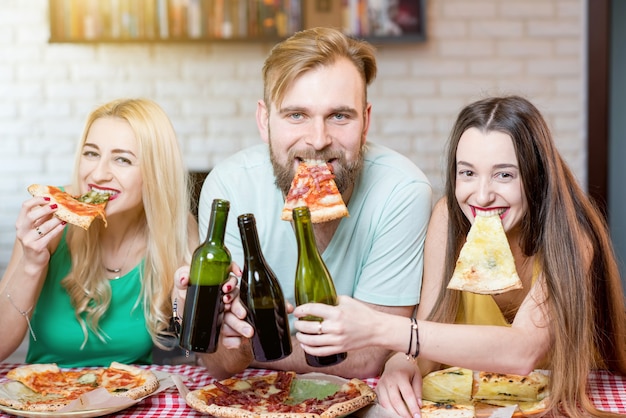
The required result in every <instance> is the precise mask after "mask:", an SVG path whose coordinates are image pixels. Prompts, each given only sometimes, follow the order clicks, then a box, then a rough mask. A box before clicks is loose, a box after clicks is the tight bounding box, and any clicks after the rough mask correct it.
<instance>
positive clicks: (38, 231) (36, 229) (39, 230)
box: [35, 226, 43, 236]
mask: <svg viewBox="0 0 626 418" xmlns="http://www.w3.org/2000/svg"><path fill="white" fill-rule="evenodd" d="M35 231H37V233H38V234H39V236H42V235H43V232H41V229H39V227H38V226H37V227H35Z"/></svg>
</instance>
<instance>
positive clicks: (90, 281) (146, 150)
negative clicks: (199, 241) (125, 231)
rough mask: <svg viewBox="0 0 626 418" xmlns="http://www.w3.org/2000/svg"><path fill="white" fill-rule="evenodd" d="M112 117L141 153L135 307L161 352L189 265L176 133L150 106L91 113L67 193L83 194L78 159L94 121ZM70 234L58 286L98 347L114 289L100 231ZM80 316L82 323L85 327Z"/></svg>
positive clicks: (138, 103) (185, 194)
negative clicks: (66, 265)
mask: <svg viewBox="0 0 626 418" xmlns="http://www.w3.org/2000/svg"><path fill="white" fill-rule="evenodd" d="M103 117H116V118H121V119H123V120H125V121H126V122H128V124H129V125H130V127H131V129H132V131H133V133H134V135H135V138H136V140H137V143H138V146H139V160H140V170H141V176H142V179H143V186H142V200H143V209H144V210H143V215H144V216H143V222H144V223H145V225H143V229H144V230H145V232H146V236H147V241H146V251H145V256H144V259H143V269H142V272H141V274H142V280H141V283H142V289H141V294H140V295H138V299H137V306H143V310H144V316H145V318H146V326H147V329H148V332H149V333H150V335H151V336H152V340H153V341H154V343H155V344H156V345H157V346H159V347H160V348H169V347H168V346H167V344H165V341H166V339H164V338H163V337H164V336H167V335H168V332H167V328H168V326H169V321H170V318H171V316H172V302H171V296H170V295H171V293H172V289H173V286H174V283H173V278H174V271H175V270H176V269H177V268H178V267H179V266H181V265H183V264H188V263H189V260H190V258H191V254H190V251H189V247H188V237H187V232H188V225H187V223H188V219H189V214H190V209H189V206H190V201H189V185H188V176H187V171H186V169H185V165H184V163H183V157H182V153H181V150H180V147H179V144H178V140H177V138H176V133H175V132H174V128H173V126H172V124H171V122H170V120H169V118H168V117H167V115H166V114H165V112H164V111H163V109H161V107H159V105H157V104H156V103H155V102H153V101H151V100H147V99H120V100H115V101H112V102H109V103H106V104H104V105H102V106H100V107H98V108H97V109H95V110H94V111H93V112H92V113H91V114H90V115H89V117H88V119H87V122H86V125H85V128H84V131H83V134H82V138H81V142H80V144H79V147H78V152H77V154H76V160H75V167H74V177H73V183H72V187H73V189H74V190H80V189H79V187H80V186H79V184H80V179H79V175H78V173H79V169H78V168H79V165H80V160H81V151H82V148H83V145H84V143H85V141H86V139H87V134H88V132H89V129H90V127H91V125H92V124H93V123H94V121H96V120H97V119H99V118H103ZM68 226H69V230H68V234H67V241H68V247H69V250H70V254H71V259H72V268H71V271H70V273H69V274H68V276H67V277H65V278H64V279H63V281H62V285H63V286H64V287H65V288H66V290H67V292H68V293H69V295H70V298H71V302H72V305H73V306H74V309H75V313H76V318H77V319H78V321H79V322H80V324H81V326H82V327H83V332H84V334H85V342H86V341H87V337H88V333H87V329H90V330H92V331H93V332H94V333H95V334H96V335H97V336H98V337H99V338H100V339H103V340H104V339H106V336H105V335H102V332H101V330H100V329H99V327H98V323H99V321H100V319H101V318H102V316H103V315H104V314H105V312H106V311H107V309H108V307H109V304H110V302H111V286H110V284H109V280H108V279H107V278H106V276H105V271H104V268H103V267H102V262H101V253H100V247H99V245H100V242H99V241H100V239H99V238H100V234H101V233H102V231H103V229H104V226H103V224H102V223H101V222H95V223H94V224H92V226H91V227H90V228H89V230H88V231H84V230H82V229H81V228H78V227H74V226H71V225H68ZM83 316H84V317H85V319H83Z"/></svg>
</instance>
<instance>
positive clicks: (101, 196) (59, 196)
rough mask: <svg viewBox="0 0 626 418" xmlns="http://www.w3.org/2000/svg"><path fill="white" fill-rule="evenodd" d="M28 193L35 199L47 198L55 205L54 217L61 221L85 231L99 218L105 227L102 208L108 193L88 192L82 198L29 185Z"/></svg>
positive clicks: (37, 185)
mask: <svg viewBox="0 0 626 418" xmlns="http://www.w3.org/2000/svg"><path fill="white" fill-rule="evenodd" d="M28 192H29V193H30V194H31V195H33V196H35V197H49V198H50V200H51V201H54V203H56V204H57V207H58V209H57V210H56V212H54V215H55V216H56V217H57V218H59V219H61V220H62V221H65V222H68V223H71V224H73V225H76V226H80V227H81V228H83V229H85V230H87V229H89V226H90V225H91V223H92V222H93V220H94V219H96V218H100V219H102V221H103V222H104V226H106V225H107V220H106V215H105V213H104V208H105V206H106V204H107V203H108V201H109V198H110V197H111V195H110V194H108V193H99V192H96V191H93V190H91V191H89V192H87V193H85V194H84V195H82V196H72V195H71V194H69V193H67V192H64V191H63V190H61V189H59V188H58V187H54V186H44V185H42V184H31V185H30V186H28Z"/></svg>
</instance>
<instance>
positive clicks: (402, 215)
mask: <svg viewBox="0 0 626 418" xmlns="http://www.w3.org/2000/svg"><path fill="white" fill-rule="evenodd" d="M375 76H376V59H375V55H374V48H373V47H372V46H371V45H370V44H368V43H367V42H363V41H357V40H354V39H350V38H348V37H346V36H345V35H344V34H342V33H341V32H340V31H338V30H334V29H329V28H316V29H309V30H305V31H302V32H298V33H296V34H295V35H293V36H292V37H290V38H289V39H287V40H285V41H283V42H281V43H279V44H277V45H276V46H275V47H274V48H273V49H272V51H271V52H270V54H269V56H268V57H267V59H266V61H265V65H264V67H263V80H264V97H263V100H259V102H258V104H257V112H256V120H257V125H258V128H259V133H260V135H261V138H262V140H263V142H264V143H263V144H260V145H257V146H253V147H251V148H248V149H245V150H242V151H240V152H238V153H236V154H234V155H233V156H231V157H229V158H228V159H226V160H225V161H223V162H221V163H220V164H218V165H217V166H216V167H215V168H214V169H213V170H212V171H211V173H210V174H209V176H208V177H207V179H206V180H205V182H204V185H203V187H202V192H201V196H200V203H199V223H200V240H201V241H203V240H204V237H205V234H206V229H207V225H208V222H209V215H210V207H211V203H212V201H213V199H215V198H221V199H226V200H229V201H230V215H229V220H228V224H227V231H226V238H225V242H226V246H227V247H228V248H229V249H230V251H231V253H232V257H233V261H234V262H236V263H243V250H242V245H241V239H240V235H239V230H238V227H237V216H238V215H240V214H243V213H252V214H254V215H255V217H256V224H257V229H258V234H259V240H260V243H261V248H262V250H263V253H264V255H265V259H266V261H267V262H268V264H269V265H270V266H271V268H272V270H273V271H274V272H275V273H276V275H277V277H278V279H279V281H280V284H281V287H282V290H283V293H284V295H285V298H286V299H287V301H288V302H290V303H292V304H293V303H294V277H295V268H296V262H297V244H296V238H295V235H294V231H293V228H292V225H291V224H290V223H289V222H286V221H282V220H281V219H280V216H281V211H282V208H283V205H284V202H285V200H284V199H285V196H286V195H287V192H288V191H289V188H290V186H291V182H292V180H293V177H294V174H295V172H296V168H297V166H298V164H299V163H300V162H301V161H303V160H308V159H315V160H324V161H326V162H328V164H329V165H330V166H331V167H332V168H331V170H332V171H333V173H334V175H335V181H336V183H337V186H338V189H339V191H340V192H341V195H342V197H343V199H344V202H345V203H346V205H347V207H348V210H349V213H350V216H349V217H346V218H342V219H337V220H334V221H330V222H325V223H319V224H315V226H314V228H315V238H316V241H317V246H318V249H319V251H320V253H321V254H322V257H323V259H324V261H325V263H326V265H327V267H328V269H329V271H330V273H331V275H332V277H333V280H334V283H335V287H336V289H337V293H338V294H340V295H349V296H352V297H354V298H356V299H358V300H361V301H363V302H365V303H367V304H369V305H370V306H372V307H373V308H374V309H377V310H380V311H384V312H389V313H393V314H396V315H404V316H407V317H408V316H409V315H411V314H412V312H413V309H414V307H415V306H416V304H417V303H418V302H419V296H420V288H421V279H422V266H423V244H424V238H425V236H426V227H427V223H428V219H429V216H430V210H431V200H432V189H431V186H430V184H429V182H428V179H427V178H426V176H425V175H424V174H423V173H422V171H421V170H420V169H419V168H418V167H416V166H415V165H414V164H413V163H412V162H411V161H410V160H408V159H407V158H405V157H404V156H402V155H400V154H399V153H397V152H395V151H392V150H390V149H388V148H385V147H383V146H380V145H376V144H373V143H369V142H368V143H366V138H367V132H368V128H369V126H370V113H371V104H370V103H369V102H368V101H367V86H368V85H369V84H370V83H371V82H372V81H373V79H374V77H375ZM244 318H245V310H244V308H243V306H242V305H241V303H239V302H238V299H237V300H235V301H234V303H233V304H232V306H231V307H230V311H229V312H227V313H226V317H225V325H224V328H223V329H222V332H223V335H224V338H223V344H222V345H221V346H220V347H219V349H218V351H217V352H216V353H213V354H203V355H199V356H198V357H199V358H200V360H201V363H202V364H204V365H205V366H206V367H207V369H208V370H209V372H210V373H211V374H212V375H213V376H214V377H216V378H225V377H228V376H231V375H233V374H235V373H238V372H240V371H242V370H244V369H245V368H247V367H259V368H269V369H276V370H293V371H296V372H298V373H306V372H311V371H317V372H322V373H325V372H326V373H332V374H334V375H339V376H344V377H348V378H352V377H357V378H367V377H373V376H377V375H379V374H380V373H381V371H382V368H383V366H384V363H385V360H386V359H387V357H388V355H389V354H390V353H389V352H388V351H387V350H384V349H381V348H365V349H361V350H357V351H354V352H349V353H348V357H347V359H346V360H345V361H343V362H342V363H340V364H338V365H334V366H332V370H326V369H324V368H315V369H314V368H312V367H310V366H308V365H307V364H306V362H305V358H304V352H303V351H302V349H301V348H300V346H299V344H298V343H297V341H296V340H295V339H294V341H293V349H294V350H293V353H292V354H291V355H290V356H288V357H287V358H285V359H282V360H279V361H275V362H271V363H260V362H256V361H254V360H253V357H252V350H251V347H250V343H249V340H248V338H250V337H251V336H252V334H253V332H254V330H253V329H252V327H251V326H250V325H249V324H248V323H247V322H245V321H244V320H243V319H244ZM292 320H293V318H292ZM290 329H291V330H292V332H294V327H293V326H291V327H290ZM407 332H409V330H407ZM292 338H295V337H293V336H292Z"/></svg>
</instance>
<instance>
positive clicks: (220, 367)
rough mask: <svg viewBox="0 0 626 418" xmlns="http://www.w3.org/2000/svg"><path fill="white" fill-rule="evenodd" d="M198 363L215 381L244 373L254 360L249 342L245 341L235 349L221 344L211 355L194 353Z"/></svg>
mask: <svg viewBox="0 0 626 418" xmlns="http://www.w3.org/2000/svg"><path fill="white" fill-rule="evenodd" d="M196 357H197V358H198V363H199V364H200V365H201V366H204V367H206V369H207V370H208V372H209V374H210V375H211V376H213V377H214V378H215V379H217V380H222V379H226V378H229V377H231V376H233V375H235V374H237V373H239V372H242V371H244V370H245V369H246V368H248V366H250V363H251V362H252V361H253V360H254V358H253V357H252V351H251V348H250V343H249V341H247V340H245V341H244V342H243V343H242V345H241V346H240V347H239V348H237V349H228V348H225V347H224V345H223V344H222V343H221V341H220V343H219V344H218V350H217V351H216V352H215V353H212V354H204V353H196Z"/></svg>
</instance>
